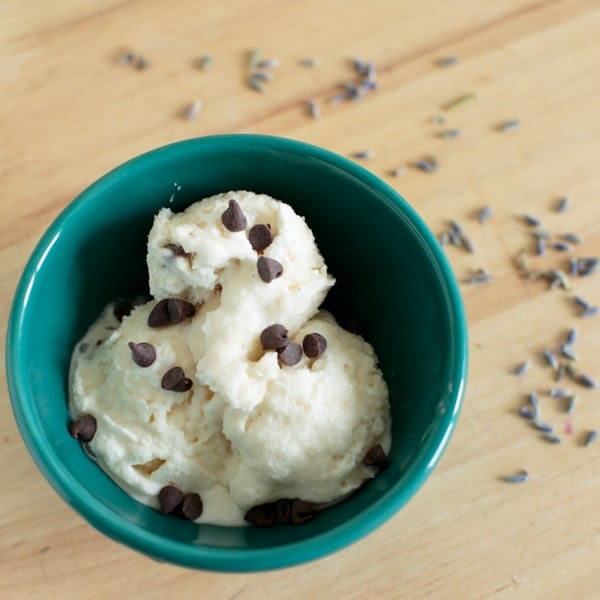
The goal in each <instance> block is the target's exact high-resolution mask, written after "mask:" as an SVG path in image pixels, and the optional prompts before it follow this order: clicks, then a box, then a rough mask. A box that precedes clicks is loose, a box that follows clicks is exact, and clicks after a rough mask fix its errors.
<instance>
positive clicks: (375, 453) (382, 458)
mask: <svg viewBox="0 0 600 600" xmlns="http://www.w3.org/2000/svg"><path fill="white" fill-rule="evenodd" d="M362 462H363V465H365V466H366V467H377V468H378V469H380V470H381V469H385V468H386V467H387V466H388V464H389V463H388V458H387V456H386V455H385V452H384V451H383V448H382V447H381V444H376V445H375V446H373V447H372V448H371V449H370V450H369V451H368V452H367V453H366V454H365V457H364V458H363V461H362Z"/></svg>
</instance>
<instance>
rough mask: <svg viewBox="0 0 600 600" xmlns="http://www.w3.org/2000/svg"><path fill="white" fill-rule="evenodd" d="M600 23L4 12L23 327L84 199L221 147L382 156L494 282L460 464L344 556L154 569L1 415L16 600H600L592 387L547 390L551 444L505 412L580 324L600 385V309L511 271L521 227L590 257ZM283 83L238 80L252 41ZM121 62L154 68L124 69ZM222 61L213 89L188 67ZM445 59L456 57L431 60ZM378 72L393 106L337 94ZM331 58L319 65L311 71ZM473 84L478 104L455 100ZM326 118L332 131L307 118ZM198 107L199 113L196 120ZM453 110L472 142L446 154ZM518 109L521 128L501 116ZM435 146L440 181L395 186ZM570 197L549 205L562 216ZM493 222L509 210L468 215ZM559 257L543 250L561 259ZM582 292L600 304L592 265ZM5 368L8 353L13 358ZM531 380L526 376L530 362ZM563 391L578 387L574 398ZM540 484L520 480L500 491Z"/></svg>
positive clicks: (203, 7) (274, 11)
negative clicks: (48, 234) (68, 492)
mask: <svg viewBox="0 0 600 600" xmlns="http://www.w3.org/2000/svg"><path fill="white" fill-rule="evenodd" d="M599 31H600V6H599V5H598V2H596V1H595V0H548V1H533V0H529V1H526V0H504V1H502V2H477V1H475V0H452V1H450V2H445V3H441V2H436V1H434V0H422V1H421V2H418V3H415V2H408V1H405V0H398V1H395V2H390V1H385V0H370V1H369V2H357V1H354V0H352V1H342V0H331V1H329V2H327V3H324V2H318V1H316V0H306V1H304V2H295V3H288V2H275V1H274V0H256V1H254V2H244V1H243V0H231V1H227V2H208V1H203V2H198V1H192V0H171V1H170V2H166V1H164V0H148V1H145V2H142V1H139V0H138V1H124V0H121V1H117V0H89V1H87V2H79V3H72V2H67V1H66V0H56V1H55V2H52V3H47V2H41V1H37V2H36V1H30V2H21V1H18V0H6V1H5V2H3V3H2V4H1V6H0V85H1V101H0V128H1V131H2V142H1V143H0V189H1V190H2V196H3V200H2V202H1V204H0V217H1V218H0V258H1V260H0V282H1V285H0V298H1V300H2V302H1V303H0V311H1V313H2V323H3V324H5V323H6V320H7V318H8V312H9V307H10V302H11V299H12V295H13V293H14V289H15V286H16V283H17V280H18V277H19V275H20V273H21V271H22V269H23V266H24V264H25V262H26V260H27V257H28V256H29V253H30V252H31V250H32V248H33V246H34V244H35V242H36V241H37V239H38V238H39V236H40V235H41V234H42V232H43V231H44V229H45V228H46V227H47V226H48V225H49V223H50V222H51V221H52V219H53V218H54V217H55V216H56V215H57V214H58V213H59V212H60V210H62V208H64V207H65V206H66V205H67V204H68V203H69V202H70V201H71V200H72V199H73V198H74V197H75V196H76V195H77V193H78V192H79V191H81V190H82V189H84V188H85V187H86V186H87V185H89V183H91V182H92V181H93V180H94V179H96V178H97V177H99V176H100V175H102V174H103V173H105V172H106V171H107V170H108V169H110V168H112V167H114V166H116V165H118V164H119V163H121V162H123V161H124V160H126V159H128V158H130V157H132V156H134V155H136V154H139V153H140V152H143V151H146V150H148V149H151V148H153V147H156V146H158V145H161V144H164V143H168V142H171V141H175V140H179V139H183V138H187V137H193V136H198V135H207V134H214V133H223V132H234V131H247V132H261V133H269V134H275V135H284V136H289V137H293V138H297V139H301V140H306V141H308V142H311V143H315V144H318V145H322V146H325V147H327V148H329V149H331V150H334V151H336V152H339V153H341V154H345V155H347V154H349V153H352V152H355V151H358V150H363V149H371V150H373V151H374V152H375V158H374V159H373V160H370V161H368V162H365V166H367V167H368V168H369V169H371V170H372V171H373V172H374V173H376V174H378V175H380V176H382V177H384V178H385V179H386V180H387V181H388V182H389V183H390V184H391V185H393V186H394V187H395V188H396V189H397V190H398V191H399V192H400V193H401V194H403V195H404V196H405V197H406V198H407V199H408V200H409V201H410V202H411V203H412V204H413V206H414V207H415V208H416V209H417V210H418V211H419V213H420V214H421V215H422V216H423V217H424V219H425V220H426V222H427V223H428V224H429V225H430V226H431V228H432V229H433V231H434V232H435V233H440V232H441V231H442V230H443V229H444V228H445V227H447V221H448V220H449V219H452V218H455V219H459V220H460V221H461V223H462V224H463V226H464V228H465V230H466V231H467V233H468V235H469V236H470V237H471V239H472V240H473V243H474V245H475V247H476V252H475V253H474V254H469V253H467V252H465V251H464V250H462V249H458V248H455V247H450V248H448V250H447V253H448V256H449V258H450V261H451V263H452V266H453V268H454V269H455V272H456V275H457V277H458V278H459V279H460V280H463V279H464V278H466V277H467V276H468V275H469V273H470V270H472V269H477V268H480V267H483V268H486V269H488V270H489V271H490V272H491V273H492V275H493V281H492V282H491V283H489V284H482V285H478V286H467V285H462V290H463V295H464V301H465V305H466V310H467V314H468V319H469V328H470V342H471V368H470V375H469V381H468V392H467V397H466V401H465V407H464V411H463V414H462V417H461V420H460V423H459V426H458V429H457V432H456V435H455V437H454V438H453V440H452V442H451V444H450V447H449V449H448V451H447V452H446V454H445V456H444V457H443V459H442V461H441V463H440V465H439V467H438V468H437V469H436V471H435V472H434V474H433V476H432V477H431V478H430V479H429V480H428V482H427V483H426V485H425V486H424V487H423V488H422V490H421V491H420V492H419V493H418V495H417V496H416V497H415V498H414V499H413V500H412V501H411V502H410V503H409V504H408V505H407V506H406V507H405V508H404V509H403V510H402V511H401V512H400V513H399V514H398V515H397V516H396V517H394V518H393V519H392V520H391V521H389V522H388V523H387V524H386V525H385V526H383V527H381V528H380V529H379V530H378V531H376V532H375V533H373V534H372V535H370V536H369V537H367V538H366V539H364V540H362V541H361V542H359V543H357V544H355V545H353V546H352V547H350V548H347V549H345V550H343V551H341V552H339V553H337V554H335V555H333V556H330V557H328V558H325V559H323V560H320V561H317V562H314V563H311V564H308V565H305V566H301V567H297V568H293V569H287V570H284V571H281V572H274V573H263V574H258V575H224V574H218V573H204V572H191V571H187V570H184V569H180V568H176V567H172V566H168V565H164V564H158V563H154V562H152V561H150V560H148V559H146V558H144V557H142V556H139V555H138V554H136V553H134V552H132V551H130V550H128V549H126V548H124V547H121V546H119V545H117V544H116V543H114V542H112V541H111V540H109V539H107V538H105V537H103V536H102V535H101V534H99V533H98V532H96V531H95V530H93V529H92V528H91V527H90V526H89V525H87V524H86V523H85V522H84V521H83V520H82V519H81V518H80V517H79V516H78V515H77V514H76V513H74V512H73V511H72V510H71V509H70V508H69V507H68V506H66V505H65V504H64V503H63V502H62V501H61V500H60V499H59V498H58V496H57V495H56V494H55V493H54V492H53V491H52V490H51V488H50V487H49V486H48V484H47V483H46V482H45V480H44V479H43V477H42V476H41V475H40V473H39V472H38V470H37V468H36V467H35V466H34V465H33V462H32V460H31V459H30V457H29V455H28V453H27V451H26V449H25V447H24V444H23V442H22V441H21V439H20V436H19V434H18V432H17V429H16V426H15V424H14V420H13V418H12V415H11V410H10V405H9V401H8V395H7V392H6V390H5V389H3V390H2V392H1V393H2V403H1V404H0V450H1V451H0V482H1V484H2V486H1V489H2V494H1V496H0V558H1V560H0V597H2V598H27V599H31V598H45V599H49V598H61V599H63V598H81V597H83V595H85V596H86V597H90V598H110V597H113V596H119V597H127V598H135V597H144V598H165V597H167V596H173V597H180V598H196V597H202V598H217V599H230V600H231V599H233V598H235V599H236V600H249V599H259V598H260V599H261V600H264V599H270V598H273V599H275V598H277V599H279V598H286V599H294V598H344V599H359V598H361V599H362V598H367V597H380V598H436V599H437V598H452V599H455V598H469V599H470V598H499V599H504V598H542V597H543V598H565V599H567V598H568V599H573V598H576V599H588V598H589V599H592V598H597V597H598V591H597V587H598V561H599V559H600V517H599V514H600V510H599V509H600V488H599V486H598V478H599V475H600V444H596V445H595V446H592V447H589V448H584V447H583V445H582V436H583V435H584V434H585V431H587V430H588V429H589V428H592V427H594V428H596V429H600V402H599V398H598V394H599V393H598V391H597V390H585V389H582V388H578V390H577V391H578V394H579V404H578V406H577V409H576V411H575V414H574V415H573V417H572V419H571V422H572V426H573V429H574V433H573V434H571V435H569V434H564V435H563V427H564V423H565V422H566V421H567V420H568V417H567V415H566V414H565V413H564V410H563V408H562V407H561V404H560V402H558V401H555V400H552V399H549V398H545V397H543V398H542V402H543V407H544V417H545V418H547V420H549V421H551V422H552V423H553V424H555V425H556V426H557V427H558V431H559V432H560V433H561V435H562V437H563V443H562V444H561V445H560V446H553V445H549V444H546V443H544V442H543V441H542V440H540V439H539V436H538V435H537V433H536V432H535V431H533V429H531V428H530V427H528V426H527V424H526V423H524V422H523V421H522V420H521V419H520V418H519V417H518V416H516V414H515V413H516V410H517V409H518V407H519V406H520V404H521V403H522V402H523V401H524V397H525V395H526V394H527V393H528V392H530V391H534V390H535V391H539V392H542V391H544V390H547V389H548V387H549V386H550V385H552V382H551V379H550V377H549V372H548V369H547V368H546V367H545V366H544V364H543V362H542V361H541V359H540V352H541V351H542V350H543V348H545V347H546V346H553V347H556V346H557V345H558V344H559V343H560V342H561V340H562V338H563V336H564V334H565V332H566V330H567V329H568V328H569V327H572V326H576V327H577V328H578V331H579V338H578V342H577V352H578V354H579V356H580V360H579V364H580V368H581V369H582V370H583V371H585V372H586V373H589V374H590V375H592V376H595V377H596V378H597V379H598V380H600V354H599V353H598V352H597V345H598V342H599V340H600V316H599V317H596V318H590V319H586V320H582V319H581V318H580V317H579V316H578V313H577V310H576V309H575V306H574V303H573V300H572V293H567V292H564V291H561V290H553V291H549V290H548V285H547V284H546V283H544V282H541V281H525V280H524V279H523V278H522V277H521V276H520V274H519V272H518V270H517V269H516V267H515V264H514V258H515V256H516V255H517V254H518V253H519V251H520V250H521V249H526V250H527V252H529V253H531V252H532V239H531V234H530V232H529V228H528V227H527V226H526V225H525V224H524V223H523V221H522V218H521V216H522V215H523V213H525V212H530V213H532V214H535V215H537V216H538V217H539V218H540V219H541V220H542V221H543V226H544V227H545V228H547V229H548V230H550V231H552V232H555V233H557V234H558V233H565V232H568V231H573V232H577V233H578V234H579V235H580V236H581V237H582V238H583V240H584V242H583V244H582V245H581V247H580V248H577V249H576V251H575V252H576V254H577V255H578V256H599V255H600V170H599V169H598V161H599V158H600V150H599V148H600V119H599V118H598V114H599V108H600V103H599V100H598V99H599V98H600V76H599V70H598V57H599V56H600V36H599V35H598V32H599ZM257 46H259V47H261V48H262V50H263V53H264V55H265V56H277V57H278V58H279V59H280V61H281V66H280V67H279V68H278V69H277V70H276V79H275V81H273V82H272V83H271V84H269V85H268V88H267V90H266V92H265V94H258V93H256V92H254V91H252V90H250V89H248V87H247V86H246V85H245V78H246V76H247V72H246V67H245V61H246V59H247V53H248V51H249V50H250V49H251V48H254V47H257ZM125 50H131V51H134V52H139V53H142V54H143V55H144V56H145V57H146V58H147V59H148V61H149V62H150V68H149V69H147V70H145V71H136V70H135V69H132V68H131V67H129V66H126V65H119V64H117V62H116V58H117V57H118V55H119V54H120V53H121V52H123V51H125ZM207 53H209V54H212V55H214V57H215V63H214V65H213V66H212V67H211V68H210V69H208V70H206V71H205V72H201V71H199V70H198V69H197V68H195V66H194V61H195V60H197V59H198V57H199V56H201V55H203V54H207ZM447 55H456V56H458V57H459V58H460V60H459V62H458V64H456V65H454V66H452V67H448V68H442V67H439V66H437V65H436V61H437V60H439V59H440V58H442V57H444V56H447ZM354 56H362V57H365V58H368V59H371V60H374V61H375V63H376V65H377V66H378V71H379V80H380V89H378V90H377V91H376V92H373V93H372V94H369V95H368V96H366V97H365V98H364V99H363V100H362V101H361V102H358V103H345V104H343V105H339V106H331V105H329V104H327V99H328V98H329V97H331V96H332V95H333V94H335V93H336V92H337V91H339V89H340V85H341V84H343V83H344V82H345V81H347V80H349V79H351V78H352V76H353V74H352V69H351V65H350V59H351V58H352V57H354ZM304 57H318V58H320V59H321V60H322V63H321V66H319V67H318V68H314V69H308V68H303V67H300V66H298V61H299V60H300V59H301V58H304ZM470 92H474V93H476V94H477V97H476V98H475V99H474V100H472V101H471V102H469V103H466V104H464V105H463V106H460V107H456V108H455V109H453V110H451V111H444V110H443V109H442V106H443V105H444V104H445V103H446V102H448V101H449V100H452V99H453V98H455V97H457V96H460V95H461V94H465V93H470ZM309 98H314V99H316V100H317V101H318V102H319V105H320V106H321V112H322V116H321V118H320V119H311V118H310V117H309V116H308V114H307V108H306V101H307V100H308V99H309ZM195 99H201V100H202V101H203V103H204V108H203V110H202V112H201V114H200V115H199V117H198V118H197V119H196V120H194V121H186V120H184V119H182V118H181V111H182V110H183V109H184V108H185V106H186V105H188V104H189V103H190V102H192V101H193V100H195ZM438 114H444V115H445V116H446V117H447V119H448V127H456V128H458V129H460V131H461V135H460V137H458V138H457V139H453V140H445V139H440V138H439V137H438V135H437V134H438V133H439V132H440V130H442V129H444V127H442V126H439V125H434V124H432V123H431V117H432V116H434V115H438ZM513 118H517V119H520V121H521V123H522V125H521V127H520V128H519V129H518V130H516V131H511V132H506V133H503V132H500V131H498V130H497V127H498V125H499V124H500V123H502V122H504V121H506V120H509V119H513ZM427 155H435V156H436V157H437V158H438V160H439V164H440V168H439V170H438V171H437V172H436V173H433V174H426V173H422V172H420V171H418V170H415V169H413V168H409V169H408V171H407V173H406V174H405V175H404V176H403V177H399V178H393V177H390V176H389V171H390V170H391V169H394V168H396V167H399V166H401V165H410V164H412V163H413V162H414V161H415V160H418V159H419V158H421V157H423V156H427ZM564 194H569V195H571V196H572V199H573V201H572V206H571V208H569V210H568V211H566V212H565V213H563V214H558V213H556V212H555V206H556V202H557V199H558V198H559V197H560V196H562V195H564ZM485 205H492V206H494V207H495V214H494V217H493V218H492V219H491V220H490V221H489V222H488V223H487V224H486V225H480V224H479V223H478V222H477V221H476V219H475V218H474V214H475V213H476V211H477V210H479V209H480V208H481V207H483V206H485ZM567 258H568V255H566V256H565V255H562V254H559V253H557V252H555V251H550V250H548V251H547V252H546V254H545V255H544V256H542V257H536V256H530V257H529V263H530V265H531V267H532V268H541V269H549V268H565V264H566V261H567ZM574 286H575V291H576V292H577V293H578V294H581V295H582V296H584V297H585V298H588V299H589V300H590V302H592V303H595V304H600V274H599V275H596V276H592V277H588V278H577V279H576V281H575V282H574ZM2 351H3V352H4V349H2ZM525 359H530V360H532V368H531V370H530V372H529V373H527V375H526V376H525V377H523V378H521V379H518V378H516V377H515V376H514V375H512V374H511V369H512V368H513V367H514V365H515V364H517V363H518V362H520V361H522V360H525ZM569 386H570V387H577V386H576V385H575V384H572V383H570V384H569ZM521 468H526V469H528V471H529V472H530V474H531V481H530V482H528V483H527V484H524V485H520V486H514V485H508V484H506V483H504V482H502V481H501V479H500V478H501V476H502V475H504V474H507V473H510V472H513V471H515V470H517V469H521Z"/></svg>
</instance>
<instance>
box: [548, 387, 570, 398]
mask: <svg viewBox="0 0 600 600" xmlns="http://www.w3.org/2000/svg"><path fill="white" fill-rule="evenodd" d="M548 394H549V396H550V397H551V398H563V399H564V398H570V397H571V396H572V395H573V394H571V392H570V391H569V390H566V389H565V388H551V389H550V391H549V392H548Z"/></svg>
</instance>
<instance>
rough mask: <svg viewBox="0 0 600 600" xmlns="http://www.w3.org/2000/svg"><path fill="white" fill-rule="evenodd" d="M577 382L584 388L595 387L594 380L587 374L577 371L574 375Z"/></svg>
mask: <svg viewBox="0 0 600 600" xmlns="http://www.w3.org/2000/svg"><path fill="white" fill-rule="evenodd" d="M576 380H577V383H579V384H580V385H582V386H583V387H586V388H591V389H596V387H597V385H596V382H595V381H594V380H593V379H592V378H591V377H590V376H589V375H585V374H583V373H579V374H578V375H577V377H576Z"/></svg>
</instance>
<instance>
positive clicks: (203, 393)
mask: <svg viewBox="0 0 600 600" xmlns="http://www.w3.org/2000/svg"><path fill="white" fill-rule="evenodd" d="M269 261H271V262H269ZM148 267H149V272H150V288H151V292H152V294H153V295H154V296H155V299H154V300H152V301H150V302H148V303H147V304H145V305H141V306H138V307H136V308H135V309H134V310H133V311H132V313H131V314H130V316H127V317H125V318H124V319H123V321H122V323H119V322H118V321H117V320H116V319H115V318H114V316H113V312H112V307H108V308H107V309H106V311H105V313H104V314H103V315H102V316H101V317H100V318H99V320H98V321H97V323H96V324H95V325H94V326H92V328H91V329H90V331H89V332H88V334H87V335H86V337H85V338H84V340H83V341H82V343H81V344H79V345H78V347H77V348H76V349H75V351H74V354H73V361H72V368H71V396H70V403H71V413H72V415H73V417H74V418H77V417H78V416H80V415H84V414H90V415H92V416H94V417H95V418H96V421H97V430H96V434H95V435H94V437H93V439H92V440H91V441H90V442H89V444H88V448H89V451H90V453H92V454H93V456H94V457H95V459H96V460H97V461H98V463H99V464H100V465H101V466H102V467H103V468H104V469H105V471H106V472H107V473H108V474H109V475H110V476H111V477H113V478H114V479H115V481H117V483H119V485H121V486H122V487H123V488H124V489H125V490H127V491H128V492H129V493H130V494H131V495H133V496H134V497H136V498H138V499H139V500H141V501H142V502H145V503H147V504H150V505H151V506H155V507H156V506H157V503H158V502H157V496H158V492H159V491H160V490H161V488H163V487H164V486H167V485H175V486H176V487H178V488H179V489H181V490H183V491H184V492H197V493H199V494H200V495H201V496H202V500H203V502H204V513H203V514H202V516H201V517H200V519H199V520H200V521H208V522H213V523H220V524H237V523H242V522H243V515H244V513H245V511H246V510H248V509H249V508H251V507H252V506H255V505H258V504H263V503H266V502H271V501H273V500H277V499H279V498H302V499H303V500H306V501H310V502H315V503H329V502H332V501H335V500H337V499H339V498H341V497H343V496H345V495H346V494H347V493H349V492H351V491H352V490H353V489H355V488H357V487H358V486H359V485H360V484H361V483H362V482H363V481H364V480H365V479H366V478H368V477H371V476H373V475H374V474H375V472H376V470H375V469H374V468H373V467H367V466H365V465H364V464H363V462H362V461H363V458H364V457H365V455H366V454H367V452H368V451H369V449H370V448H372V447H373V446H374V445H376V444H382V445H383V446H384V449H385V451H386V452H387V450H388V449H389V444H390V440H389V418H390V416H389V402H388V392H387V387H386V384H385V382H384V380H383V377H382V374H381V372H380V371H379V369H378V368H377V359H376V356H375V353H374V351H373V349H372V347H371V346H370V345H369V344H367V343H366V342H365V341H364V340H363V339H362V338H360V337H359V336H356V335H354V334H351V333H349V332H348V331H345V330H344V329H342V328H341V327H340V326H339V325H337V323H336V322H335V320H334V319H333V317H332V316H331V315H329V314H328V313H326V312H323V311H322V312H318V313H317V311H318V307H319V305H320V303H321V302H322V300H323V299H324V297H325V295H326V293H327V291H328V289H329V288H330V287H331V285H332V284H333V279H332V278H331V277H330V276H329V275H328V274H327V268H326V266H325V263H324V261H323V258H322V256H321V255H320V253H319V251H318V249H317V246H316V244H315V241H314V238H313V236H312V233H311V232H310V230H309V229H308V227H307V226H306V223H305V222H304V220H303V219H302V218H301V217H299V216H298V215H296V214H295V213H294V211H293V210H292V209H291V208H290V207H289V206H287V205H285V204H283V203H280V202H278V201H276V200H274V199H272V198H270V197H268V196H264V195H258V194H253V193H250V192H228V193H226V194H220V195H218V196H213V197H211V198H208V199H206V200H203V201H202V202H199V203H196V204H194V205H192V206H190V207H189V208H188V209H187V210H186V211H184V212H183V213H179V214H173V213H172V212H171V211H170V210H168V209H163V210H161V211H160V213H159V214H158V215H157V217H156V219H155V222H154V225H153V228H152V231H151V232H150V235H149V240H148ZM274 324H276V325H278V328H276V329H277V331H279V333H280V334H281V332H282V331H283V332H285V335H284V338H285V339H284V338H282V339H284V343H283V344H282V345H281V344H279V342H277V343H272V341H269V340H268V339H267V338H268V336H267V337H266V338H265V337H264V336H263V335H262V334H263V332H264V331H265V330H266V329H269V328H270V326H272V325H274ZM315 334H317V335H315ZM307 335H308V336H309V341H310V342H312V344H308V345H307V344H304V345H305V351H304V352H303V351H302V344H303V341H304V339H305V337H306V336H307ZM265 340H266V341H265ZM280 341H281V340H280ZM325 348H326V349H325ZM323 350H324V351H323Z"/></svg>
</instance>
